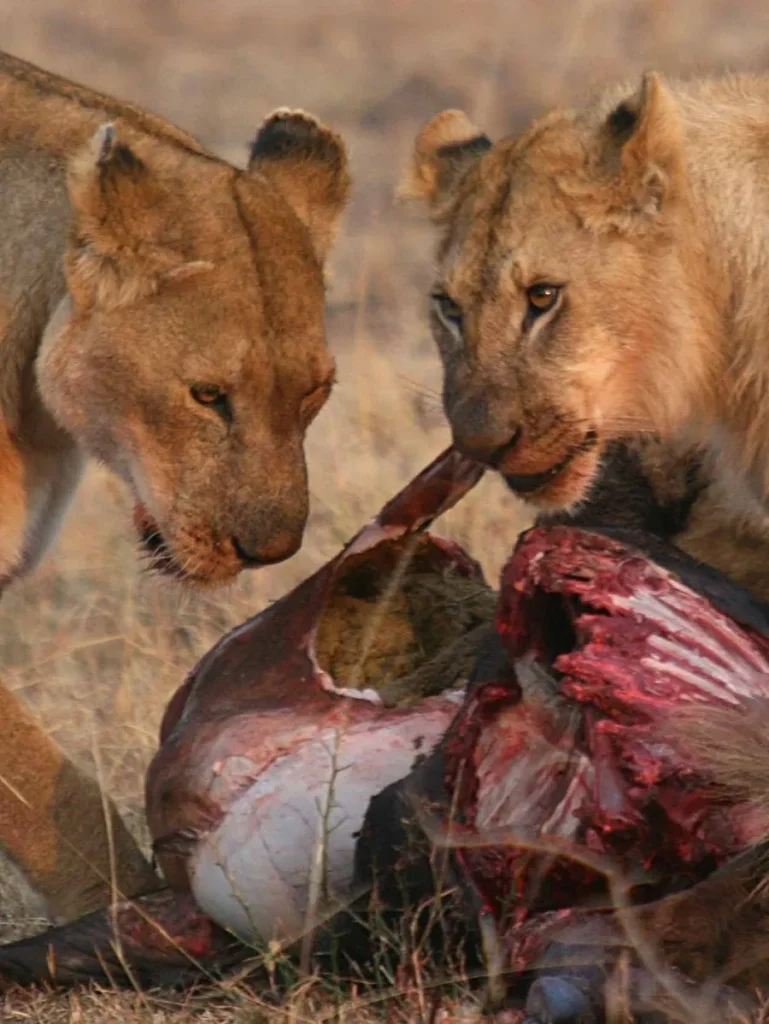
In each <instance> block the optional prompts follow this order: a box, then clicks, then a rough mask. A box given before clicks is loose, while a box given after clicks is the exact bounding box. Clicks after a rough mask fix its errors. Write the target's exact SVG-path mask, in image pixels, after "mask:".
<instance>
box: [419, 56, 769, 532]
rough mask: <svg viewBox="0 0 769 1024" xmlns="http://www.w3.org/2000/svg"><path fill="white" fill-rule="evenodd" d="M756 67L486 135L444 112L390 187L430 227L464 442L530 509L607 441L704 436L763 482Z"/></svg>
mask: <svg viewBox="0 0 769 1024" xmlns="http://www.w3.org/2000/svg"><path fill="white" fill-rule="evenodd" d="M767 172H769V78H765V77H758V76H739V77H733V78H724V79H719V80H708V81H693V82H688V83H682V82H663V80H662V79H661V78H660V77H659V76H657V75H656V74H648V75H646V76H645V77H644V78H643V80H642V83H641V85H640V88H636V89H633V88H631V87H624V86H618V87H616V88H612V89H610V90H609V91H607V92H606V93H605V94H604V95H602V96H601V97H600V98H599V99H597V100H596V101H595V102H594V103H592V104H591V105H589V106H587V107H585V108H583V109H578V110H557V111H555V112H554V113H550V114H548V115H547V116H545V117H543V118H541V119H540V120H538V121H536V122H535V123H534V124H533V125H532V126H531V127H530V128H529V129H528V130H527V131H525V132H523V134H522V135H520V136H518V137H515V138H508V139H504V140H503V141H501V142H499V143H497V144H496V145H492V143H491V142H490V141H489V139H488V138H487V137H486V136H485V135H484V134H483V133H482V132H481V131H479V130H478V129H477V128H475V127H474V126H473V125H472V124H471V123H470V121H469V120H468V119H467V117H466V116H465V115H464V114H462V113H460V112H458V111H445V112H444V113H442V114H440V115H438V116H437V117H436V118H435V119H434V120H432V121H431V122H430V123H429V124H428V125H427V126H426V127H425V128H424V129H423V130H422V132H421V133H420V135H419V137H418V139H417V142H416V148H415V154H414V159H413V163H412V165H411V168H410V170H409V173H408V177H407V180H406V182H405V186H404V191H405V192H406V193H407V194H409V195H412V196H417V197H420V198H422V199H424V200H425V201H426V202H427V204H428V206H429V210H430V213H431V216H432V218H433V220H434V221H435V222H436V223H437V224H438V225H439V227H440V230H441V240H440V247H439V254H438V267H439V269H438V274H437V278H436V281H435V285H434V288H433V291H432V299H431V303H432V308H431V319H432V325H433V330H434V333H435V337H436V340H437V343H438V346H439V349H440V353H441V357H442V361H443V367H444V372H445V383H444V404H445V409H446V412H447V415H448V417H449V419H450V421H451V426H452V429H453V435H454V441H455V443H456V445H457V446H458V447H459V448H460V449H461V450H462V451H463V452H465V453H467V454H468V455H471V456H473V457H475V458H477V459H479V460H481V461H483V462H486V463H488V464H491V465H493V466H494V467H496V468H497V469H498V470H499V471H500V472H501V473H502V474H503V475H504V477H505V479H506V480H507V482H508V484H509V485H510V487H511V488H512V489H513V490H514V491H516V492H517V493H519V494H521V495H523V496H525V497H526V498H527V499H528V500H530V501H531V502H532V503H534V504H535V505H536V506H538V507H539V508H541V509H564V508H566V509H568V508H573V507H575V506H576V505H577V504H578V503H579V502H580V501H582V500H583V499H584V498H585V497H586V495H587V494H588V492H589V489H590V486H591V484H592V483H593V481H594V479H595V477H596V473H597V470H598V466H599V463H600V459H601V455H602V453H603V452H604V450H605V448H606V446H607V444H608V443H609V442H611V441H613V440H615V439H617V438H622V437H625V436H627V435H632V434H637V435H649V434H654V435H658V436H661V437H663V438H674V439H676V440H677V443H678V442H680V443H681V444H683V445H684V446H685V447H686V446H689V447H691V446H702V447H703V449H704V450H705V451H706V452H708V453H709V457H710V458H711V459H712V462H713V472H714V473H715V475H716V476H718V477H719V478H723V479H727V478H728V486H727V488H726V490H727V491H728V493H729V495H730V496H731V499H732V500H733V501H735V502H736V504H737V505H738V506H739V509H740V511H741V513H743V514H745V513H747V512H748V511H749V510H751V509H752V510H754V511H755V513H756V514H757V515H758V516H759V517H760V518H763V517H764V515H765V502H766V500H767V498H769V357H768V356H767V348H766V321H767V316H768V315H769V306H768V305H767V295H769V232H767V231H766V230H765V218H766V217H767V216H769V173H767Z"/></svg>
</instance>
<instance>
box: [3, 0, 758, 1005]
mask: <svg viewBox="0 0 769 1024" xmlns="http://www.w3.org/2000/svg"><path fill="white" fill-rule="evenodd" d="M0 23H1V24H2V27H3V31H2V36H1V37H0V46H2V47H3V48H4V49H7V50H9V51H11V52H12V53H14V54H17V55H19V56H21V57H24V58H27V59H29V60H32V61H34V62H36V63H39V64H41V65H43V66H45V67H48V68H51V69H52V70H55V71H57V72H60V73H62V74H64V75H66V76H69V77H71V78H74V79H76V80H80V81H83V82H86V83H88V84H92V85H94V86H97V87H99V88H101V89H104V90H106V91H109V92H112V93H114V94H116V95H118V96H120V97H121V98H125V99H131V100H133V101H134V102H138V103H141V104H144V105H146V106H148V107H150V108H152V109H154V110H156V111H157V112H159V113H161V114H164V115H166V116H168V117H170V118H171V119H172V120H174V121H177V122H178V123H179V124H181V125H183V126H184V127H186V128H188V129H190V130H192V131H193V132H195V133H197V134H198V135H199V136H200V137H201V138H202V139H203V140H204V141H205V142H207V143H208V144H210V145H211V146H212V147H214V148H215V149H216V150H217V151H219V152H220V153H222V154H223V155H225V156H227V157H228V158H230V159H231V160H233V161H235V162H242V161H243V159H244V157H245V153H246V143H247V142H248V141H249V139H250V138H251V136H252V135H253V132H254V130H255V127H256V125H257V123H258V122H259V121H260V120H261V118H262V117H263V116H264V115H265V114H266V113H267V112H269V111H270V110H271V109H272V108H274V107H276V106H282V105H291V106H301V107H305V108H307V109H309V110H311V111H313V112H314V113H316V114H318V115H319V116H321V117H322V118H324V119H326V120H328V121H329V122H330V123H332V124H333V125H335V126H336V127H337V128H338V129H339V130H340V131H342V132H343V133H344V135H345V137H346V138H347V140H348V141H349V144H350V147H351V150H352V163H353V170H354V174H355V192H354V197H353V201H352V204H351V207H350V209H349V212H348V214H347V217H346V220H345V223H344V225H343V229H342V232H341V237H340V240H339V244H338V246H337V249H336V252H335V256H334V259H333V266H332V271H333V279H332V284H331V289H330V293H329V310H328V327H329V336H330V342H331V345H332V346H333V348H334V351H335V353H336V355H337V357H338V362H339V378H340V384H339V387H338V389H337V391H336V392H335V394H334V396H333V398H332V401H331V402H330V404H329V406H328V407H327V409H326V410H324V412H323V413H322V415H321V416H320V417H319V419H318V420H317V422H316V424H315V425H314V426H313V428H312V431H311V435H310V438H309V442H308V450H309V461H310V477H311V489H312V501H313V506H312V518H311V521H310V524H309V529H308V532H307V538H306V544H305V547H304V549H303V551H302V552H301V553H300V554H298V555H297V556H296V557H295V558H294V559H292V560H291V561H290V562H289V563H287V564H285V565H283V566H279V567H277V568H274V569H271V570H269V571H267V572H263V573H261V574H259V575H252V576H248V577H247V578H245V579H243V580H242V581H241V582H239V583H238V584H237V585H236V586H234V587H233V588H232V589H231V590H229V591H228V592H226V593H221V594H216V595H205V596H190V595H180V594H179V593H178V592H176V591H173V590H171V589H169V588H168V586H165V585H162V584H160V583H158V582H157V581H152V580H149V579H147V578H146V577H143V576H142V575H141V573H140V568H139V563H138V561H137V559H136V554H135V550H134V544H133V539H132V533H131V529H130V525H129V519H128V516H127V509H126V500H125V496H124V494H123V493H122V491H121V489H120V487H119V486H118V485H117V484H115V483H114V482H113V481H111V480H110V479H108V478H107V477H106V475H105V474H104V473H103V472H101V471H100V470H99V469H97V468H94V469H93V470H92V471H91V472H90V474H89V476H88V477H87V479H86V482H85V484H84V485H83V487H82V490H81V492H80V495H79V497H78V499H77V502H76V504H75V508H74V510H73V513H72V515H71V517H70V519H69V522H68V524H67V526H66V528H65V530H64V532H63V535H62V538H61V540H60V543H59V544H58V547H57V549H56V551H55V553H54V554H53V555H52V556H51V557H49V559H48V560H47V561H46V563H45V564H44V565H43V566H42V568H41V569H40V570H39V571H38V572H37V573H36V574H35V576H34V577H33V578H31V579H29V580H28V581H26V582H24V583H22V584H20V585H18V586H16V587H15V588H14V589H13V590H12V591H11V593H10V594H9V595H8V596H7V597H5V598H4V600H3V604H2V619H1V621H2V628H1V629H0V671H2V674H3V677H4V679H5V680H6V682H7V683H9V684H10V685H11V686H12V687H13V689H14V690H15V691H16V692H17V693H19V694H20V695H21V696H22V697H23V699H24V700H25V701H27V702H28V703H29V705H30V706H31V707H32V708H33V709H34V711H35V712H36V714H38V715H39V717H40V719H41V720H42V722H44V724H45V726H46V727H47V728H48V729H50V730H51V732H53V733H54V734H55V735H56V736H57V738H58V739H59V741H60V742H61V743H62V744H63V745H64V746H65V748H66V749H67V750H68V751H69V752H70V753H71V754H72V756H73V757H74V758H76V759H77V760H78V761H80V762H81V763H83V764H85V765H86V766H88V767H90V768H91V769H92V770H98V772H99V773H100V775H101V777H102V779H103V783H104V785H105V786H106V787H107V789H108V790H109V791H110V793H112V794H113V795H114V797H115V798H116V800H117V801H118V804H119V805H120V807H121V808H122V809H123V810H124V811H125V812H126V814H127V815H128V816H129V818H130V820H131V821H132V822H134V823H135V824H136V827H137V829H139V830H140V829H141V805H140V800H141V787H142V776H143V771H144V768H145V766H146V764H147V762H148V759H149V758H150V756H151V754H152V752H153V749H154V747H155V743H156V734H157V726H158V723H159V719H160V715H161V713H162V710H163V707H164V705H165V703H166V701H167V699H168V697H169V695H170V694H171V693H172V691H173V690H174V688H175V687H176V686H177V685H178V683H179V682H180V680H181V679H182V677H183V675H184V673H185V672H186V670H187V669H188V668H189V667H190V666H191V665H192V664H193V663H194V662H195V661H196V659H197V658H198V657H199V656H200V655H201V654H202V653H203V652H204V651H205V650H206V649H207V648H208V647H209V646H210V645H211V643H212V642H213V641H214V640H215V639H217V638H218V637H219V636H220V635H221V633H222V632H223V631H224V630H226V629H227V628H229V627H230V626H232V625H234V624H236V623H238V622H240V621H242V620H243V619H244V618H245V617H246V616H248V615H251V614H253V613H254V612H255V611H257V610H258V609H259V608H261V607H263V606H264V605H265V604H266V603H267V602H268V601H270V600H273V599H274V598H276V597H278V596H280V595H281V594H282V593H284V592H285V591H286V590H287V589H288V588H289V587H290V586H291V585H292V584H294V583H295V582H297V581H298V580H299V579H301V578H303V577H304V576H305V575H306V574H307V573H308V572H309V571H310V570H311V569H313V568H314V567H316V566H318V565H319V564H321V563H322V562H323V561H324V560H325V559H326V558H328V557H329V556H330V555H332V554H333V553H334V552H335V551H336V550H337V548H338V547H339V545H340V544H341V543H342V542H343V541H344V540H345V539H347V538H348V537H349V536H350V534H351V533H352V532H354V531H355V530H356V529H357V528H358V526H360V525H361V524H362V522H363V521H364V520H365V519H366V518H367V517H369V516H370V515H371V514H373V513H374V512H375V511H376V510H377V509H378V507H379V506H380V505H381V504H382V502H383V501H384V500H386V499H387V498H388V497H389V496H390V495H391V494H392V493H393V491H394V490H395V489H396V488H397V487H398V486H399V485H400V484H402V483H403V482H405V481H406V480H407V479H408V478H409V476H410V475H411V474H412V473H413V472H415V471H416V470H417V469H419V468H420V467H421V466H422V465H423V464H425V463H426V462H427V461H428V460H430V459H431V458H432V457H433V456H434V455H435V454H437V452H438V451H440V450H441V448H442V447H443V446H444V445H445V444H446V443H447V440H448V435H447V431H446V428H445V426H444V424H443V421H442V416H441V412H440V408H439V402H438V399H437V392H438V389H439V387H440V379H439V371H438V366H437V361H436V357H435V354H434V353H433V350H432V347H431V343H430V340H429V338H428V334H427V330H426V322H425V317H424V315H423V313H424V299H423V295H424V292H425V289H426V286H427V284H428V282H429V278H430V233H429V230H428V229H427V227H426V225H425V224H424V222H423V220H422V218H421V216H420V215H419V213H418V212H415V211H412V210H409V209H403V208H401V207H399V206H398V205H396V204H395V203H394V202H393V188H394V185H395V183H396V181H397V178H398V174H399V170H400V167H401V166H402V164H403V162H404V160H405V158H406V157H407V155H408V152H409V147H410V142H411V140H412V137H413V135H414V133H415V131H416V130H417V129H418V127H419V125H420V124H421V122H423V121H424V120H425V119H426V118H428V117H430V116H431V115H432V114H434V113H436V112H437V111H438V110H440V109H442V108H444V107H447V106H460V107H463V108H465V109H466V110H467V111H468V112H469V113H470V115H471V116H472V117H473V118H474V119H475V120H476V121H477V122H479V123H481V124H482V125H484V126H485V127H487V128H488V129H489V130H490V132H491V133H493V134H497V135H498V134H500V133H503V132H508V131H514V130H516V129H517V128H519V127H520V126H521V125H522V124H524V123H525V122H526V120H527V119H528V118H529V117H531V116H532V115H533V114H535V113H537V112H538V111H540V110H542V109H543V108H545V107H547V106H548V105H551V104H554V103H562V102H569V101H571V100H572V99H576V98H577V97H578V96H579V95H580V94H581V93H583V92H585V91H586V90H590V89H592V88H594V87H598V86H600V85H601V83H603V82H605V81H607V80H610V79H614V78H617V77H620V76H636V75H638V74H640V72H641V71H642V70H643V69H644V68H647V67H650V66H653V67H656V68H658V69H660V70H663V71H667V72H678V71H684V72H692V71H694V72H703V71H704V72H709V71H712V70H721V69H738V68H739V69H741V68H761V67H765V66H766V65H767V63H768V62H769V31H768V30H769V7H768V6H767V5H765V4H764V3H762V2H761V0H679V2H678V3H675V4H673V3H669V2H667V0H313V2H307V0H280V2H272V3H269V2H267V0H218V2H217V3H215V4H214V3H208V2H204V0H184V2H182V0H122V2H121V3H110V4H108V3H104V2H103V0H78V2H77V3H66V4H63V3H57V2H56V0H34V2H33V3H28V2H27V3H20V2H18V0H0ZM526 521H527V520H526V514H525V512H524V511H523V510H522V508H521V507H520V506H519V505H518V504H517V503H516V502H515V501H514V500H513V499H512V498H511V497H510V496H508V495H507V494H505V493H504V491H503V489H502V487H501V486H500V485H499V484H498V483H497V482H496V481H494V480H486V481H484V483H483V484H482V486H480V487H479V488H477V489H476V491H475V492H474V493H473V494H472V495H471V496H470V497H469V498H468V499H466V501H465V502H464V503H463V504H462V505H461V506H460V507H459V508H458V509H456V510H455V511H454V513H452V514H451V515H450V516H448V517H447V518H446V521H445V522H442V523H440V524H439V528H440V529H441V530H443V531H444V532H446V533H447V534H450V535H452V536H454V537H456V538H458V539H459V540H461V541H462V542H463V543H464V544H466V545H467V546H469V548H470V549H471V550H472V552H473V553H474V554H475V556H476V557H478V558H480V559H481V560H482V562H483V563H484V565H485V567H486V568H487V570H488V572H489V574H490V575H491V576H492V577H493V575H494V574H495V573H496V571H497V570H498V567H499V565H500V563H501V560H502V559H503V558H504V556H505V554H506V553H507V551H508V549H509V546H510V544H511V542H512V540H513V538H514V536H515V534H516V532H517V531H518V529H520V527H521V526H522V525H523V524H525V522H526ZM6 879H7V880H6V882H5V885H4V887H3V888H4V895H3V899H2V902H0V928H2V930H3V934H5V935H11V934H19V933H20V932H23V931H24V930H27V929H29V928H31V927H33V926H34V920H33V918H34V913H35V910H34V904H33V903H32V902H31V901H30V899H29V895H28V894H26V893H25V892H24V890H23V887H21V886H19V885H17V884H16V883H15V882H14V880H13V879H12V878H11V877H10V873H9V872H6ZM319 1000H320V996H319V995H318V994H317V993H316V992H315V991H313V990H310V991H305V990H300V991H299V992H298V993H297V994H296V997H295V998H294V999H293V1000H291V1001H290V1003H289V1004H288V1005H287V1006H286V1007H285V1008H284V1010H275V1011H271V1013H274V1014H275V1015H276V1016H275V1018H274V1019H278V1020H286V1021H297V1022H298V1021H304V1020H318V1019H322V1018H323V1014H324V1012H328V1013H336V1014H337V1015H338V1019H339V1020H346V1021H356V1022H357V1021H361V1022H363V1021H366V1020H367V1019H375V1018H378V1019H383V1018H382V1017H381V1015H380V1014H379V1008H378V1006H377V1005H376V1004H374V1005H369V1004H366V1005H365V1006H364V1004H363V1003H362V1002H361V1001H360V1000H359V1001H358V1002H357V1003H356V1002H355V1000H354V999H353V1000H352V1002H347V1003H344V1002H343V1003H342V1004H340V1006H339V1007H335V1006H334V1005H331V1004H325V1005H326V1007H327V1009H326V1011H323V1010H322V1009H321V1008H320V1006H321V1002H322V1000H321V1001H320V1002H319ZM428 1003H429V1005H430V1006H433V1002H432V1000H428ZM428 1003H426V1002H425V999H424V992H421V993H419V992H417V993H416V994H414V996H413V998H411V997H409V998H408V999H406V1001H404V1002H403V1003H402V1005H401V1006H400V1008H399V1009H398V1010H397V1011H393V1010H390V1011H389V1012H390V1019H391V1020H403V1021H406V1020H421V1019H425V1020H426V1019H428V1018H429V1017H430V1015H432V1017H433V1019H434V1020H435V1021H436V1022H437V1021H439V1020H445V1021H448V1020H454V1019H456V1020H460V1019H474V1018H475V1017H476V1016H477V1011H476V1010H474V1009H473V1008H472V1006H470V1005H468V1006H467V1007H465V1008H464V1009H463V1008H462V1007H461V1006H455V1007H454V1009H452V1010H450V1011H449V1010H445V1009H443V1010H436V1009H434V1008H433V1009H432V1010H428V1008H427V1005H428ZM260 1007H261V1004H260V1003H259V1001H258V1000H256V1001H255V997H254V999H249V998H247V997H246V996H243V995H242V994H241V995H240V996H239V997H238V999H237V1000H234V999H233V998H232V997H231V995H230V996H228V997H227V998H225V999H224V1002H223V1003H222V1004H221V1005H218V1006H217V1005H214V1004H212V1003H211V1002H210V1000H209V1001H207V1002H201V1001H200V1000H199V999H198V998H197V997H189V998H188V999H187V1000H186V1002H185V1003H184V1005H183V1006H181V1007H178V1006H176V1007H173V1006H170V1005H168V1004H166V1003H164V1002H163V1001H162V1000H160V999H150V998H148V997H144V996H130V997H117V996H113V995H111V994H108V993H107V994H105V993H86V994H83V993H81V994H77V995H72V996H64V997H57V998H48V997H44V996H39V995H35V996H33V997H27V996H24V995H21V994H19V995H17V996H14V997H12V998H10V999H8V1000H7V1002H6V1004H5V1007H4V1010H3V1014H2V1019H3V1020H4V1021H5V1020H8V1021H30V1022H31V1021H50V1022H59V1021H61V1022H65V1021H68V1022H83V1024H86V1022H94V1024H95V1022H97V1021H113V1020H114V1021H127V1022H134V1021H136V1022H139V1021H142V1022H150V1021H152V1022H156V1024H161V1022H166V1021H171V1020H176V1021H182V1020H187V1019H188V1018H189V1019H191V1018H195V1019H197V1020H200V1021H219V1020H228V1021H233V1022H234V1021H246V1020H248V1021H257V1020H261V1019H266V1018H265V1017H264V1015H265V1013H266V1011H265V1010H264V1009H263V1008H260ZM393 1014H395V1015H394V1016H393Z"/></svg>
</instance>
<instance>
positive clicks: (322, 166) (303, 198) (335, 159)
mask: <svg viewBox="0 0 769 1024" xmlns="http://www.w3.org/2000/svg"><path fill="white" fill-rule="evenodd" d="M248 169H249V171H252V172H254V173H257V174H261V175H263V176H264V177H265V178H267V179H268V180H269V181H270V182H272V184H273V185H275V187H276V188H277V189H278V191H279V192H280V193H281V194H282V195H283V198H284V199H285V200H286V201H287V202H288V203H289V205H290V206H291V207H292V209H293V210H294V213H296V215H297V217H299V219H300V220H301V221H302V223H303V224H304V225H305V227H306V228H307V230H308V231H309V233H310V238H311V240H312V245H313V248H314V250H315V253H316V255H317V257H318V259H319V260H320V261H321V262H323V260H324V259H325V258H326V255H327V254H328V250H329V249H330V247H331V243H332V242H333V240H334V234H335V232H336V227H337V224H338V222H339V218H340V216H341V214H342V210H343V209H344V206H345V203H346V202H347V197H348V195H349V192H350V173H349V168H348V161H347V150H346V148H345V145H344V142H343V141H342V139H341V137H340V136H339V135H337V134H336V132H333V131H332V130H331V129H330V128H327V127H326V126H325V125H324V124H322V123H321V122H320V121H318V120H317V119H316V118H314V117H313V116H312V115H311V114H307V113H305V112H304V111H303V110H287V109H284V108H281V109H279V110H275V111H273V113H272V114H270V115H269V117H268V118H267V119H266V120H265V121H264V123H263V124H262V126H261V128H260V129H259V131H258V132H257V135H256V138H255V139H254V141H253V142H252V143H251V154H250V159H249V163H248Z"/></svg>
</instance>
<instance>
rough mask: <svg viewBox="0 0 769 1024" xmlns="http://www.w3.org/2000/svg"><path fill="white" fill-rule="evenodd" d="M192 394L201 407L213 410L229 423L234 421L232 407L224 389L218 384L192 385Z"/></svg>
mask: <svg viewBox="0 0 769 1024" xmlns="http://www.w3.org/2000/svg"><path fill="white" fill-rule="evenodd" d="M190 394H191V395H192V397H193V398H194V399H195V401H196V402H197V403H198V404H199V405H205V406H207V407H208V408H209V409H213V410H214V412H217V413H218V414H219V415H220V416H221V417H222V419H223V420H226V421H227V422H228V423H230V422H231V421H232V406H231V405H230V399H229V397H228V395H227V392H226V391H225V390H224V389H223V388H220V387H219V386H218V385H216V384H191V385H190Z"/></svg>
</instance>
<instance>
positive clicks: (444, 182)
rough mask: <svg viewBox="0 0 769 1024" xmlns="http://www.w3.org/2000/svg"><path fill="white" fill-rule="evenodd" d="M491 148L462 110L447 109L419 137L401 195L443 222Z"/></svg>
mask: <svg viewBox="0 0 769 1024" xmlns="http://www.w3.org/2000/svg"><path fill="white" fill-rule="evenodd" d="M489 149H491V141H490V139H489V138H488V136H486V135H485V134H484V133H483V132H482V131H480V129H478V128H476V127H475V125H474V124H473V123H472V121H471V120H470V119H469V118H468V116H467V115H466V114H464V113H462V111H461V110H444V111H443V113H441V114H438V115H437V117H434V118H433V119H432V121H429V122H428V123H427V124H426V125H425V126H424V128H423V129H422V130H421V132H420V133H419V135H418V136H417V139H416V142H415V144H414V152H413V155H412V158H411V164H410V165H409V167H408V168H407V169H406V173H405V174H404V176H403V179H402V181H401V184H400V187H399V189H398V195H399V196H401V197H403V198H405V199H421V200H423V201H424V202H426V203H427V206H428V208H429V210H430V214H431V216H432V217H433V218H435V219H440V217H441V215H442V213H443V212H444V211H445V209H446V207H447V205H448V204H450V202H451V200H452V198H453V197H454V195H455V194H456V190H457V187H458V185H459V182H460V181H461V179H462V178H463V176H464V175H465V173H466V172H467V170H468V169H469V168H470V167H471V166H472V165H473V164H475V163H476V162H477V161H478V160H479V159H480V158H481V157H482V156H483V154H484V153H486V152H487V151H488V150H489Z"/></svg>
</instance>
